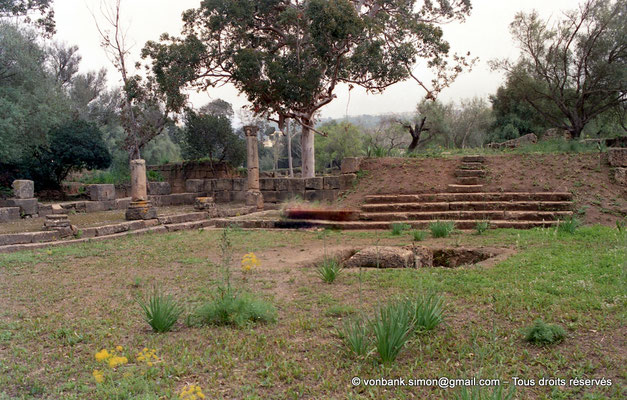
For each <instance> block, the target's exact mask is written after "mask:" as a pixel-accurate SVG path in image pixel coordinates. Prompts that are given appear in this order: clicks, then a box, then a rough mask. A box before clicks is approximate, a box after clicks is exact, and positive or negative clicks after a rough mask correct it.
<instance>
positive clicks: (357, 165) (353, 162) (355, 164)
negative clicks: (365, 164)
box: [341, 157, 362, 174]
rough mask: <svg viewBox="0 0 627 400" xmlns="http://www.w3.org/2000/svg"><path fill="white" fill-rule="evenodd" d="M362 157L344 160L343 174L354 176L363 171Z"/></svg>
mask: <svg viewBox="0 0 627 400" xmlns="http://www.w3.org/2000/svg"><path fill="white" fill-rule="evenodd" d="M361 160H362V159H361V158H360V157H346V158H345V159H343V160H342V166H341V170H342V174H354V173H356V172H357V171H359V170H360V169H361Z"/></svg>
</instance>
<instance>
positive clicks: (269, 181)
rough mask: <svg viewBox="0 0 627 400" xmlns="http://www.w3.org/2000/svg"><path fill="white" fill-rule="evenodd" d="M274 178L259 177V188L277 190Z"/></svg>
mask: <svg viewBox="0 0 627 400" xmlns="http://www.w3.org/2000/svg"><path fill="white" fill-rule="evenodd" d="M274 181H275V179H274V178H261V179H259V189H260V190H262V191H271V190H275V189H274V188H275V186H274Z"/></svg>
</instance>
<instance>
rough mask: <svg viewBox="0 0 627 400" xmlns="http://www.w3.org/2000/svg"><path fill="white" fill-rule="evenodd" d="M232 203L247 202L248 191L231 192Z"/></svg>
mask: <svg viewBox="0 0 627 400" xmlns="http://www.w3.org/2000/svg"><path fill="white" fill-rule="evenodd" d="M231 201H232V202H237V203H242V202H245V201H246V191H245V190H238V191H233V192H231Z"/></svg>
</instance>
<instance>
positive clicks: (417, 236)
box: [411, 231, 427, 242]
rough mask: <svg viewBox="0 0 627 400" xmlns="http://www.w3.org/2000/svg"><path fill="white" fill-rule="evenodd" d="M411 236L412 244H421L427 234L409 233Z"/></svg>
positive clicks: (422, 232)
mask: <svg viewBox="0 0 627 400" xmlns="http://www.w3.org/2000/svg"><path fill="white" fill-rule="evenodd" d="M411 235H412V237H413V238H414V242H421V241H423V240H425V239H426V237H427V232H425V231H411Z"/></svg>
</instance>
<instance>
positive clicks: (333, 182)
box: [323, 176, 340, 190]
mask: <svg viewBox="0 0 627 400" xmlns="http://www.w3.org/2000/svg"><path fill="white" fill-rule="evenodd" d="M339 188H340V177H339V176H325V177H324V187H323V189H325V190H332V189H339Z"/></svg>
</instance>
